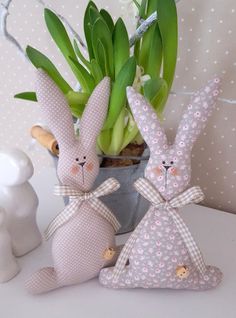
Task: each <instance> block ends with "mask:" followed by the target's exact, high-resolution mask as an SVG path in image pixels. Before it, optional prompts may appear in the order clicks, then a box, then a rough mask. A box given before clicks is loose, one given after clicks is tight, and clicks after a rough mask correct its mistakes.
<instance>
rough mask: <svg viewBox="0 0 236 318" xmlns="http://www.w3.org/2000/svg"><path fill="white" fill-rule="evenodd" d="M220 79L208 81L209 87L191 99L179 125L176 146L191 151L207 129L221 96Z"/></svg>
mask: <svg viewBox="0 0 236 318" xmlns="http://www.w3.org/2000/svg"><path fill="white" fill-rule="evenodd" d="M219 86H220V79H219V78H215V79H213V80H210V81H208V84H207V86H205V87H203V88H202V89H201V90H199V91H197V92H196V93H195V94H194V95H193V96H192V98H191V101H190V104H189V105H188V107H187V109H186V110H185V112H184V114H183V117H182V120H181V122H180V124H179V128H178V131H177V135H176V138H175V145H176V146H177V147H180V148H185V149H187V150H189V151H191V149H192V147H193V145H194V143H195V141H196V140H197V138H198V136H199V135H200V133H201V131H202V130H203V129H204V128H205V126H206V122H207V120H208V118H209V117H210V116H211V114H212V112H213V109H214V108H215V105H216V100H217V96H218V95H219Z"/></svg>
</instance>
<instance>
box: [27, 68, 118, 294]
mask: <svg viewBox="0 0 236 318" xmlns="http://www.w3.org/2000/svg"><path fill="white" fill-rule="evenodd" d="M36 93H37V98H38V101H39V103H40V106H41V110H42V112H43V115H44V116H45V121H46V124H47V125H48V127H49V128H50V130H51V131H52V133H53V134H54V135H55V138H56V140H57V141H58V144H59V149H60V155H59V161H58V168H57V174H58V178H59V180H60V182H61V185H59V186H57V187H56V188H55V194H57V195H67V196H69V197H70V202H69V205H68V206H67V207H66V208H65V210H64V211H63V212H62V213H60V214H59V215H58V217H56V219H55V220H54V221H52V223H51V224H50V225H49V228H48V230H47V231H46V237H47V238H49V237H50V236H51V235H54V237H53V241H52V256H53V267H46V268H43V269H41V270H39V271H38V272H36V273H35V274H33V275H32V277H30V279H29V280H28V281H27V283H26V288H27V290H28V291H29V292H30V293H33V294H40V293H44V292H47V291H50V290H53V289H56V288H59V287H62V286H68V285H72V284H78V283H82V282H84V281H86V280H89V279H91V278H94V277H96V276H98V274H99V272H100V270H101V268H103V267H104V266H107V265H109V264H111V262H112V263H114V262H115V255H114V254H115V252H116V246H115V232H116V231H117V230H118V228H119V223H118V221H117V220H116V218H115V217H114V216H113V214H112V213H111V212H110V211H109V209H108V208H107V207H106V206H105V205H104V204H102V202H101V201H100V200H99V199H98V197H99V196H102V195H106V194H109V193H111V192H113V191H115V190H116V189H118V188H119V184H118V182H117V181H116V180H115V179H108V180H107V181H105V182H104V183H103V184H102V185H101V186H99V187H98V188H97V189H96V190H94V191H91V190H92V187H93V184H94V181H95V179H96V177H97V175H98V172H99V160H98V157H97V153H96V139H97V136H98V135H99V132H100V130H101V128H102V126H103V123H104V120H105V118H106V113H107V108H108V102H109V96H110V80H109V78H104V79H103V80H102V81H101V83H100V84H98V86H97V87H96V88H95V89H94V91H93V93H92V95H91V97H90V99H89V101H88V103H87V105H86V108H85V110H84V113H83V116H82V118H81V121H80V136H79V139H77V138H76V136H75V131H74V125H73V120H72V116H71V113H70V110H69V107H68V104H67V101H66V100H65V97H64V95H63V94H62V92H61V91H60V90H59V89H58V88H57V86H56V85H55V84H54V82H53V81H52V80H51V79H50V78H49V77H48V76H47V74H46V73H44V72H43V71H42V70H38V71H37V85H36Z"/></svg>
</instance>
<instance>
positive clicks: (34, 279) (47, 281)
mask: <svg viewBox="0 0 236 318" xmlns="http://www.w3.org/2000/svg"><path fill="white" fill-rule="evenodd" d="M59 287H60V285H59V283H58V282H57V275H56V272H55V270H54V268H53V267H45V268H42V269H41V270H39V271H38V272H36V273H34V274H33V275H32V276H31V277H30V278H29V280H28V281H26V283H25V288H26V290H27V291H28V292H29V293H30V294H32V295H38V294H43V293H46V292H49V291H51V290H54V289H56V288H59Z"/></svg>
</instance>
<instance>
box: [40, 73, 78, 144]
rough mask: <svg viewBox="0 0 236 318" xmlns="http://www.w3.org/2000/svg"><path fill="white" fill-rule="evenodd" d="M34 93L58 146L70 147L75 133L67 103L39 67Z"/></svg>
mask: <svg viewBox="0 0 236 318" xmlns="http://www.w3.org/2000/svg"><path fill="white" fill-rule="evenodd" d="M36 94H37V99H38V102H39V104H40V107H41V109H42V112H43V115H44V118H45V121H46V124H47V125H48V127H49V129H50V130H51V131H52V133H53V134H54V135H55V138H56V140H57V141H58V144H59V147H67V148H70V147H72V146H73V144H74V142H75V133H74V125H73V119H72V115H71V113H70V110H69V107H68V103H67V101H66V99H65V97H64V95H63V94H62V92H61V91H60V89H59V88H58V87H57V86H56V84H55V83H54V82H53V81H52V80H51V78H50V77H49V76H48V75H47V74H46V73H45V72H44V71H43V70H41V69H39V70H37V73H36ZM62 141H63V142H62Z"/></svg>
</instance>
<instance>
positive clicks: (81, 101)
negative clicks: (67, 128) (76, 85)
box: [66, 91, 90, 118]
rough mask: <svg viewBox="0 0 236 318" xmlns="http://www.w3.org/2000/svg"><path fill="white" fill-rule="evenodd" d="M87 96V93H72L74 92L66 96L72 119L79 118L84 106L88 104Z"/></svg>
mask: <svg viewBox="0 0 236 318" xmlns="http://www.w3.org/2000/svg"><path fill="white" fill-rule="evenodd" d="M89 96H90V95H89V94H87V93H81V92H74V91H70V92H69V93H68V94H67V95H66V99H67V101H68V104H69V106H70V109H71V112H72V115H73V116H74V117H76V118H80V117H81V116H82V114H83V111H84V108H85V105H86V104H87V102H88V99H89Z"/></svg>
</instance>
